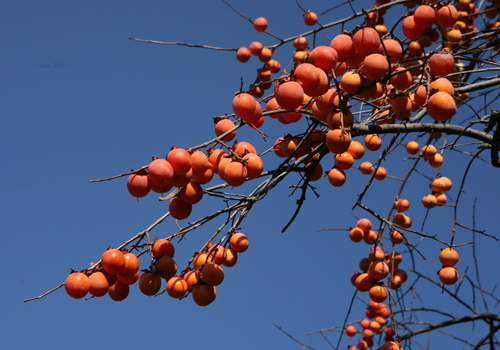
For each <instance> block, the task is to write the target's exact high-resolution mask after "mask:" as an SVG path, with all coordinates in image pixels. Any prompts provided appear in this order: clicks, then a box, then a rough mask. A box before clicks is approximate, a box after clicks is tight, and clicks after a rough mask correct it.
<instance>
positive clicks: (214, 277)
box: [201, 263, 224, 286]
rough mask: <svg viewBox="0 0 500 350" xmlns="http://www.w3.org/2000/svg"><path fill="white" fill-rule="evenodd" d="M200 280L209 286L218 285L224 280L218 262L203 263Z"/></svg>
mask: <svg viewBox="0 0 500 350" xmlns="http://www.w3.org/2000/svg"><path fill="white" fill-rule="evenodd" d="M201 280H202V281H203V282H205V283H206V284H209V285H211V286H218V285H219V284H221V283H222V281H224V270H223V269H222V267H220V265H218V264H214V263H208V264H205V265H203V268H202V269H201Z"/></svg>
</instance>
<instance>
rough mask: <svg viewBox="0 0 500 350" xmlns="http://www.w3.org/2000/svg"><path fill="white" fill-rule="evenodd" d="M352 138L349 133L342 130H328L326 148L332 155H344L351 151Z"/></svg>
mask: <svg viewBox="0 0 500 350" xmlns="http://www.w3.org/2000/svg"><path fill="white" fill-rule="evenodd" d="M351 141H352V137H351V133H350V132H349V131H342V130H341V129H331V130H328V132H327V134H326V147H327V148H328V150H329V151H330V152H332V153H343V152H346V151H347V150H348V149H349V145H350V144H351Z"/></svg>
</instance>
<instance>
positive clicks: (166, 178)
mask: <svg viewBox="0 0 500 350" xmlns="http://www.w3.org/2000/svg"><path fill="white" fill-rule="evenodd" d="M148 177H149V180H150V181H151V182H152V183H153V184H155V185H156V186H158V187H164V186H167V185H169V184H170V183H171V182H172V180H173V179H174V169H173V168H172V165H170V163H169V162H168V161H167V160H165V159H160V158H158V159H155V160H153V161H152V162H151V163H149V167H148Z"/></svg>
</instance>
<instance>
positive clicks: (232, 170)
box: [222, 161, 247, 187]
mask: <svg viewBox="0 0 500 350" xmlns="http://www.w3.org/2000/svg"><path fill="white" fill-rule="evenodd" d="M222 178H223V179H224V181H226V182H227V183H228V185H230V186H234V187H236V186H241V185H243V183H244V182H245V180H246V178H247V169H246V167H245V166H244V165H243V163H241V162H237V161H233V162H229V164H227V165H226V167H225V168H224V174H223V176H222Z"/></svg>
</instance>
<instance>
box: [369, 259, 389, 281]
mask: <svg viewBox="0 0 500 350" xmlns="http://www.w3.org/2000/svg"><path fill="white" fill-rule="evenodd" d="M388 274H389V266H388V265H387V263H385V262H383V261H374V262H372V263H371V264H370V266H369V268H368V275H370V277H373V278H374V279H376V280H383V279H384V278H386V277H387V275H388Z"/></svg>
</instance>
